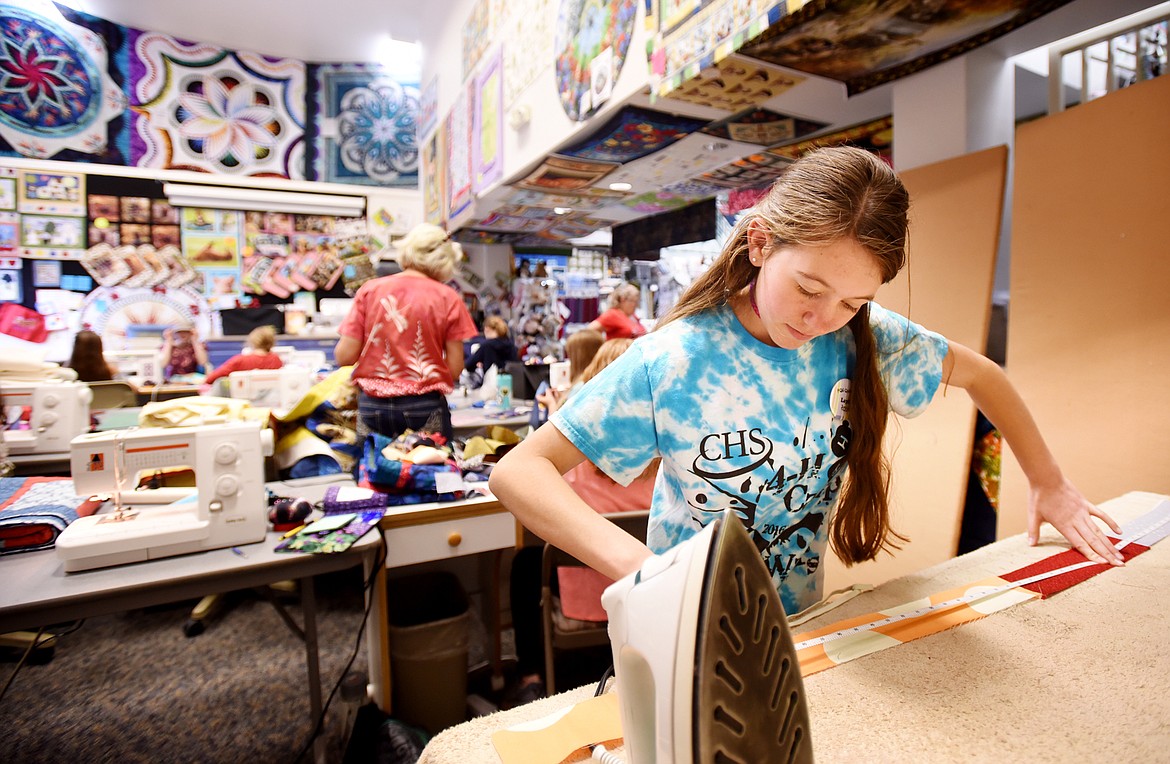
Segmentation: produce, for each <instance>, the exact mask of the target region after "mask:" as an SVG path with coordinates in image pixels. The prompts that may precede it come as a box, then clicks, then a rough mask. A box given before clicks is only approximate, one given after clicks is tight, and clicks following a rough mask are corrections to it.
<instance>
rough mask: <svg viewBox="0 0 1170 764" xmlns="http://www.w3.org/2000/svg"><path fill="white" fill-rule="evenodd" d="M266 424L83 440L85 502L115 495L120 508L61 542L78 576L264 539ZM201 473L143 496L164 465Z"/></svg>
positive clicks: (76, 525) (117, 433)
mask: <svg viewBox="0 0 1170 764" xmlns="http://www.w3.org/2000/svg"><path fill="white" fill-rule="evenodd" d="M272 448H273V442H272V431H271V430H265V429H261V427H260V423H259V422H229V423H226V424H215V425H197V426H194V427H145V428H135V429H130V430H111V431H109V432H100V433H93V434H90V435H82V436H80V437H77V438H74V439H73V443H72V448H71V454H70V463H71V464H70V466H71V469H72V473H73V485H74V488H75V490H76V491H77V494H78V495H79V496H90V495H105V494H108V495H110V497H111V500H112V502H113V504H114V509H113V511H110V512H99V513H98V514H95V515H90V516H89V517H82V518H78V519H77V520H75V521H73V522H72V523H70V524H69V525H68V527H66V528H65V530H64V531H62V533H61V535H60V536H58V537H57V544H56V547H57V556H58V557H60V558H61V559H62V560H63V561H64V563H65V570H66V571H69V572H72V571H78V570H89V569H91V568H102V567H106V566H109V565H120V564H122V563H127V562H139V561H141V560H152V559H156V558H159V557H170V556H172V555H177V554H186V553H188V552H198V551H202V550H206V549H219V548H221V547H229V546H236V545H237V544H250V543H253V542H256V541H262V540H263V539H264V534H265V532H266V530H267V527H268V517H267V505H266V499H265V495H264V457H265V456H271V455H272ZM184 466H186V467H191V468H192V469H193V470H194V472H195V486H194V487H191V488H156V489H136V486H138V485H139V480H140V478H141V477H142V476H143V475H144V474H146V475H149V474H150V473H152V472H154V471H156V470H159V469H164V468H172V469H173V468H175V467H184Z"/></svg>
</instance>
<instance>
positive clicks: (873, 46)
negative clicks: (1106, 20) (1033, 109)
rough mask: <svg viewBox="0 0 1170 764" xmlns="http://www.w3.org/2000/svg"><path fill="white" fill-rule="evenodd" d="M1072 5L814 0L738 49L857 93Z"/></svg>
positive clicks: (1047, 0) (1011, 0) (1032, 0)
mask: <svg viewBox="0 0 1170 764" xmlns="http://www.w3.org/2000/svg"><path fill="white" fill-rule="evenodd" d="M1068 2H1069V0H1006V1H1004V2H996V3H970V2H966V1H965V0H941V1H940V2H934V3H930V4H929V5H928V6H923V5H922V4H920V3H912V2H905V1H901V2H890V3H879V4H865V3H858V2H855V0H812V1H811V2H809V3H807V4H806V5H804V7H802V8H800V9H799V10H797V11H795V12H793V13H791V14H788V15H786V16H783V17H782V18H777V19H776V20H775V21H773V22H771V23H770V24H769V25H768V26H767V27H766V28H765V29H761V30H760V34H759V35H758V36H756V35H753V36H752V38H750V39H751V41H750V42H749V43H747V44H745V45H744V46H743V47H742V48H741V50H740V52H741V53H743V54H744V55H747V56H751V57H752V58H757V59H760V60H761V61H766V62H769V63H772V64H776V65H778V66H785V67H789V68H792V69H796V70H798V71H801V72H807V73H809V74H815V75H817V76H820V77H828V78H830V79H834V80H839V81H841V82H844V83H845V86H846V88H847V90H848V92H849V95H854V94H857V93H861V92H863V91H866V90H869V89H870V88H874V87H877V86H878V85H883V84H885V83H887V82H891V81H893V80H896V79H899V78H901V77H905V76H907V75H909V74H913V73H914V72H918V71H921V70H923V69H925V68H927V67H930V66H934V65H935V64H938V63H941V62H943V61H947V60H949V59H952V58H954V57H956V56H960V55H962V54H964V53H966V52H967V51H970V50H973V49H974V48H977V47H979V46H981V45H984V44H986V43H987V42H990V41H991V40H994V39H996V38H998V37H1002V36H1003V35H1005V34H1007V33H1008V32H1011V31H1012V30H1014V29H1017V28H1019V27H1021V26H1023V25H1024V24H1027V23H1028V22H1030V21H1032V20H1034V19H1037V18H1039V17H1040V16H1043V15H1044V14H1046V13H1048V12H1049V11H1052V10H1055V9H1056V8H1059V7H1061V6H1063V5H1067V4H1068Z"/></svg>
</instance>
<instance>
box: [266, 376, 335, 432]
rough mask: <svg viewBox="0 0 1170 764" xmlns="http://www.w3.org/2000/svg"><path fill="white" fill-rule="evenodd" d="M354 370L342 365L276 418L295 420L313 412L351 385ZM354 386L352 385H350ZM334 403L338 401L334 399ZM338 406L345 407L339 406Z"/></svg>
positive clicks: (282, 420)
mask: <svg viewBox="0 0 1170 764" xmlns="http://www.w3.org/2000/svg"><path fill="white" fill-rule="evenodd" d="M352 372H353V367H352V366H342V367H341V368H340V369H337V370H336V371H334V372H332V373H331V374H330V375H329V376H327V377H325V379H323V380H321V381H320V382H318V383H317V384H315V385H313V386H312V387H310V388H309V391H308V392H307V393H305V394H304V395H303V396H302V397H301V399H300V400H299V401H297V405H295V406H293V407H292V408H291V409H289V410H288V411H286V412H285V413H284V414H281V415H279V416H276V415H274V418H275V419H276V420H277V421H279V422H295V421H296V420H298V419H304V418H305V417H307V416H308V415H309V414H312V413H313V411H314V409H316V408H317V407H318V406H320V405H321V404H322V403H324V402H325V401H329V400H333V399H334V398H335V396H337V394H338V393H339V392H342V391H343V388H345V387H346V386H347V385H350V374H351V373H352ZM350 386H351V387H352V385H350ZM334 405H335V406H336V405H337V402H336V401H334ZM337 408H344V407H343V406H337Z"/></svg>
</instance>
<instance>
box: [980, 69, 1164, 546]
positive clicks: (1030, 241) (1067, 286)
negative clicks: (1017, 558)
mask: <svg viewBox="0 0 1170 764" xmlns="http://www.w3.org/2000/svg"><path fill="white" fill-rule="evenodd" d="M1168 128H1170V77H1160V78H1158V79H1155V80H1150V81H1148V82H1144V83H1141V84H1138V85H1134V86H1132V87H1129V88H1125V89H1124V90H1120V91H1118V92H1116V93H1113V94H1110V95H1108V96H1106V97H1104V98H1100V99H1098V100H1095V101H1090V102H1089V103H1086V104H1084V105H1081V106H1075V107H1072V108H1071V109H1069V110H1067V111H1065V112H1062V113H1060V114H1054V115H1052V116H1049V117H1045V118H1043V119H1040V120H1036V121H1034V122H1031V123H1028V124H1026V125H1023V126H1021V127H1020V128H1019V129H1018V131H1017V133H1016V161H1015V191H1014V201H1013V206H1012V210H1013V212H1012V217H1013V223H1012V264H1011V294H1012V298H1011V310H1010V314H1009V319H1008V342H1007V368H1008V373H1009V375H1010V376H1011V377H1012V379H1013V380H1014V381H1015V383H1016V385H1017V386H1018V387H1019V388H1020V392H1021V393H1022V394H1023V396H1024V399H1025V401H1027V403H1028V405H1029V406H1030V408H1031V409H1032V413H1033V415H1034V416H1035V418H1036V421H1037V422H1038V424H1039V425H1040V429H1041V431H1042V432H1043V433H1044V435H1045V438H1046V440H1047V441H1048V445H1049V447H1050V448H1051V449H1052V451H1053V453H1054V454H1055V455H1056V458H1057V461H1058V462H1059V463H1060V465H1061V467H1062V469H1063V471H1064V473H1065V475H1066V476H1067V477H1068V478H1069V479H1071V480H1072V481H1073V482H1074V483H1075V484H1076V485H1077V486H1078V487H1079V488H1080V489H1081V491H1082V492H1083V493H1084V494H1085V496H1087V497H1088V499H1089V500H1090V501H1094V502H1098V501H1104V500H1105V499H1108V498H1109V497H1111V496H1117V495H1119V494H1122V493H1125V492H1127V491H1131V490H1144V491H1157V492H1161V493H1166V492H1170V398H1168V393H1170V352H1168V351H1170V237H1168V231H1170V227H1168V224H1170V186H1168V184H1167V178H1170V143H1168V141H1167V139H1168V138H1170V129H1168ZM1002 496H1003V500H1004V502H1003V506H1002V507H1001V510H1000V524H999V535H1000V537H1001V538H1002V537H1004V536H1005V535H1011V534H1013V533H1018V532H1020V531H1022V530H1023V529H1024V527H1025V524H1026V521H1025V517H1026V504H1025V502H1026V496H1027V482H1026V480H1025V478H1024V476H1023V474H1022V472H1021V471H1020V470H1019V468H1018V467H1017V465H1016V464H1015V463H1014V461H1013V460H1009V459H1007V458H1005V459H1004V481H1003V486H1002Z"/></svg>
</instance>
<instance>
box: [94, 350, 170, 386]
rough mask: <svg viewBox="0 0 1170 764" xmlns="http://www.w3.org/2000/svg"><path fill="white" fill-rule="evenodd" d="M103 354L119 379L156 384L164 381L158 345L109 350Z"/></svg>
mask: <svg viewBox="0 0 1170 764" xmlns="http://www.w3.org/2000/svg"><path fill="white" fill-rule="evenodd" d="M102 355H104V356H105V359H106V363H108V364H110V366H111V367H112V368H113V369H114V373H115V375H116V376H117V377H118V378H119V379H126V380H129V381H131V382H137V383H139V384H146V383H150V384H156V385H157V384H159V383H161V382H162V381H163V369H162V365H161V364H160V363H159V350H158V348H157V347H150V348H137V349H130V350H107V351H105V353H103V354H102Z"/></svg>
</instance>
